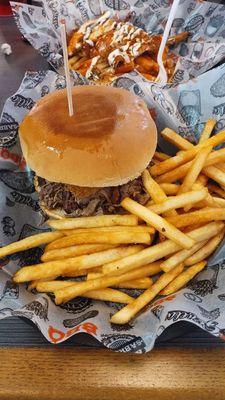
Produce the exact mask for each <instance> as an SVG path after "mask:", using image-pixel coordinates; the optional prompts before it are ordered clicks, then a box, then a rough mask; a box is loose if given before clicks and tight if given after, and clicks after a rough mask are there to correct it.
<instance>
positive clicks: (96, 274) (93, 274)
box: [87, 272, 104, 281]
mask: <svg viewBox="0 0 225 400" xmlns="http://www.w3.org/2000/svg"><path fill="white" fill-rule="evenodd" d="M103 275H104V274H103V273H102V272H88V274H87V281H89V280H90V279H96V278H100V277H101V276H103Z"/></svg>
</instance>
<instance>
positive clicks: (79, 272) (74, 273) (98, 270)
mask: <svg viewBox="0 0 225 400" xmlns="http://www.w3.org/2000/svg"><path fill="white" fill-rule="evenodd" d="M91 271H93V273H102V267H95V268H91ZM89 272H90V269H78V270H77V271H70V272H68V273H66V272H65V273H64V274H63V275H62V276H63V277H64V278H77V277H78V276H84V275H87V274H89ZM51 279H53V278H51Z"/></svg>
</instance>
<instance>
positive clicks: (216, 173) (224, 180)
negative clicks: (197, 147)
mask: <svg viewBox="0 0 225 400" xmlns="http://www.w3.org/2000/svg"><path fill="white" fill-rule="evenodd" d="M203 172H204V174H206V175H207V176H208V177H209V178H211V179H213V180H214V181H215V182H217V183H219V184H220V185H225V172H223V171H221V170H220V169H218V168H216V167H214V166H210V167H204V168H203Z"/></svg>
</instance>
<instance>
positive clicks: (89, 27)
mask: <svg viewBox="0 0 225 400" xmlns="http://www.w3.org/2000/svg"><path fill="white" fill-rule="evenodd" d="M109 17H110V11H106V12H105V14H103V15H102V16H101V17H100V18H99V19H98V20H97V21H95V22H93V21H88V22H87V23H85V24H83V25H82V27H81V28H80V29H79V30H78V32H80V33H83V35H84V37H83V40H84V42H86V43H88V44H89V45H90V46H94V43H93V41H92V40H90V39H89V37H90V35H91V33H92V31H93V29H94V28H95V27H96V26H98V25H104V24H105V22H107V21H108V19H109Z"/></svg>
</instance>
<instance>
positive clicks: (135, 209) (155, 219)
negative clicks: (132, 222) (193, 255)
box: [121, 197, 194, 249]
mask: <svg viewBox="0 0 225 400" xmlns="http://www.w3.org/2000/svg"><path fill="white" fill-rule="evenodd" d="M163 204H164V203H162V206H163ZM121 205H122V207H123V208H125V210H127V211H130V212H131V213H133V214H136V215H137V216H138V217H139V218H142V219H143V220H144V221H145V222H147V223H148V224H150V225H152V226H154V228H156V229H157V230H158V231H159V232H161V233H162V234H163V235H165V236H166V237H168V238H169V239H171V240H173V241H174V242H175V243H177V244H179V245H180V246H182V247H184V248H187V249H188V248H190V247H191V246H193V244H194V241H193V240H192V239H191V238H189V237H188V236H187V235H185V234H184V233H182V232H181V231H179V230H178V229H177V228H175V227H174V226H173V225H171V224H170V223H169V222H167V221H166V220H165V219H163V218H162V217H160V216H159V215H157V214H155V213H154V212H152V211H151V210H149V209H148V208H146V207H144V206H142V205H141V204H139V203H137V202H136V201H134V200H131V199H129V198H128V197H126V198H125V199H124V200H123V201H122V202H121ZM156 206H157V205H156ZM158 206H159V205H158ZM152 207H154V206H152Z"/></svg>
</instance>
